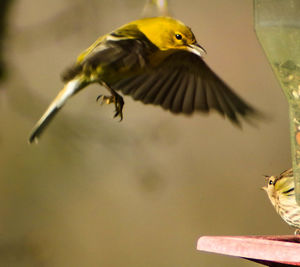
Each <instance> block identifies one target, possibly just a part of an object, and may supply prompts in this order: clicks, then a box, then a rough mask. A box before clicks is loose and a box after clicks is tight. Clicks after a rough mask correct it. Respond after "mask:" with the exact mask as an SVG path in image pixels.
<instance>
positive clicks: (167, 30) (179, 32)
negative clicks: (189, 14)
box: [137, 17, 206, 56]
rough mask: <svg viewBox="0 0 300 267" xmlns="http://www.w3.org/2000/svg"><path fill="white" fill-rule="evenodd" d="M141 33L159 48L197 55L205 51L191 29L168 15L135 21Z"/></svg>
mask: <svg viewBox="0 0 300 267" xmlns="http://www.w3.org/2000/svg"><path fill="white" fill-rule="evenodd" d="M137 25H138V28H139V29H140V31H142V32H143V34H144V35H145V36H146V37H147V38H148V39H149V40H150V41H151V42H152V43H153V44H154V45H156V46H157V47H158V48H159V49H160V50H162V51H166V50H172V49H178V50H186V51H189V52H192V53H194V54H196V55H198V56H202V55H203V54H204V53H206V51H205V49H204V48H203V47H202V46H200V45H199V44H198V43H197V41H196V38H195V35H194V34H193V32H192V30H191V29H190V28H189V27H187V26H186V25H185V24H183V23H182V22H180V21H178V20H175V19H173V18H170V17H154V18H145V19H141V20H139V21H138V23H137Z"/></svg>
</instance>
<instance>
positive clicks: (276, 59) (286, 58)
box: [254, 0, 300, 204]
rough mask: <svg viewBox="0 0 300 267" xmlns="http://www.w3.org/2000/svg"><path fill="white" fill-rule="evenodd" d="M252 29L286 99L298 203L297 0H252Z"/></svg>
mask: <svg viewBox="0 0 300 267" xmlns="http://www.w3.org/2000/svg"><path fill="white" fill-rule="evenodd" d="M254 15H255V16H254V17H255V31H256V34H257V37H258V40H259V42H260V44H261V45H262V47H263V49H264V51H265V53H266V55H267V58H268V60H269V62H270V64H271V66H272V69H273V71H274V73H275V75H276V77H277V79H278V81H279V83H280V85H281V88H282V90H283V92H284V94H285V96H286V99H287V100H288V104H289V118H290V138H291V147H292V149H291V152H292V161H293V170H294V177H295V189H296V199H297V202H298V204H300V0H254Z"/></svg>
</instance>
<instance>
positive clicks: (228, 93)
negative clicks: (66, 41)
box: [29, 17, 256, 142]
mask: <svg viewBox="0 0 300 267" xmlns="http://www.w3.org/2000/svg"><path fill="white" fill-rule="evenodd" d="M203 53H205V50H204V48H202V47H201V46H200V45H199V44H198V43H197V41H196V39H195V36H194V34H193V32H192V31H191V29H190V28H189V27H187V26H186V25H184V24H183V23H182V22H180V21H178V20H175V19H173V18H171V17H153V18H143V19H140V20H136V21H133V22H130V23H128V24H126V25H124V26H122V27H120V28H118V29H116V30H114V31H113V32H111V33H109V34H106V35H104V36H102V37H100V38H98V39H97V40H96V41H95V42H94V43H93V44H92V45H91V46H90V47H89V48H88V49H87V50H85V51H84V52H83V53H81V54H80V55H79V57H78V59H77V62H76V63H75V64H74V65H73V66H71V67H70V68H69V69H67V71H66V72H65V73H64V74H63V75H62V78H63V81H64V83H65V86H64V88H63V89H62V90H61V91H60V92H59V93H58V95H57V97H56V98H55V99H54V100H53V101H52V103H51V104H50V106H49V107H48V109H47V110H46V112H45V113H44V115H43V116H42V117H41V119H40V120H39V121H38V122H37V124H36V125H35V127H34V129H33V131H32V134H31V135H30V138H29V142H33V141H34V140H35V139H37V138H38V137H39V136H40V134H41V133H42V131H43V130H44V129H45V127H46V126H47V125H48V123H49V122H50V121H51V119H52V118H53V117H54V115H55V114H56V113H57V112H58V110H60V108H62V106H63V105H64V104H65V102H66V101H67V99H68V98H69V97H70V96H72V95H74V94H76V93H77V92H78V91H80V90H81V89H83V88H84V87H86V86H87V85H89V84H91V83H99V84H100V85H103V86H105V87H106V88H107V89H108V90H109V92H110V93H111V95H109V96H99V97H98V98H97V99H99V98H101V100H102V103H107V104H109V103H114V105H115V108H116V113H115V116H114V117H116V116H120V119H121V120H122V118H123V112H122V110H123V105H124V101H123V98H122V97H121V96H120V95H119V94H118V93H117V92H116V91H121V92H122V93H123V94H124V95H131V96H132V97H133V98H134V99H135V100H140V101H142V102H143V103H145V104H154V105H160V106H162V107H163V108H164V109H167V110H170V111H171V112H173V113H185V114H191V113H193V112H194V111H196V110H197V111H201V112H208V111H209V110H211V109H214V110H217V111H218V112H219V113H220V114H222V115H223V116H226V117H228V118H229V119H230V120H231V121H232V122H233V123H235V124H237V125H239V124H240V121H239V118H238V115H241V116H243V117H245V116H247V115H250V114H255V113H256V111H255V110H254V109H253V108H252V107H251V106H250V105H248V104H247V103H246V102H244V101H243V100H242V99H241V98H240V97H239V96H237V95H236V94H235V93H234V92H233V91H232V90H231V89H230V87H229V86H228V85H227V84H226V83H224V82H223V81H222V80H221V79H220V78H219V77H218V76H217V75H216V74H215V73H214V72H213V71H212V70H211V69H210V68H209V67H208V66H207V65H206V63H205V62H204V61H203V59H202V54H203Z"/></svg>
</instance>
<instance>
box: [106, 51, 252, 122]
mask: <svg viewBox="0 0 300 267" xmlns="http://www.w3.org/2000/svg"><path fill="white" fill-rule="evenodd" d="M109 85H110V86H111V87H112V88H113V89H115V90H121V91H122V93H123V94H125V95H131V96H132V97H133V98H134V99H135V100H140V101H142V102H143V103H145V104H154V105H160V106H162V107H163V108H164V109H167V110H170V111H171V112H173V113H185V114H191V113H193V112H194V111H201V112H208V111H210V110H217V111H218V112H219V113H220V114H222V115H223V116H227V117H228V118H229V119H230V120H231V121H232V122H234V123H235V124H238V125H239V124H240V121H239V118H238V116H237V114H239V115H241V116H247V115H250V114H254V113H255V110H254V108H252V107H251V106H250V105H249V104H247V103H246V102H245V101H244V100H242V99H241V98H240V97H239V96H238V95H237V94H235V93H234V92H233V91H232V89H231V88H230V87H229V86H228V85H227V84H226V83H225V82H224V81H222V79H220V78H219V77H218V76H217V75H216V74H215V73H214V72H213V71H212V70H211V69H210V68H209V66H208V65H207V64H206V63H205V62H204V61H203V60H202V58H201V57H199V56H198V55H195V54H193V53H191V52H189V51H175V52H174V53H172V54H170V55H168V56H167V57H166V58H165V59H164V60H163V61H162V62H161V63H160V64H158V65H156V66H155V67H150V68H149V67H148V68H147V69H146V70H144V71H143V72H141V73H140V74H136V75H132V76H131V77H128V78H126V79H122V80H120V81H118V82H116V83H114V84H109Z"/></svg>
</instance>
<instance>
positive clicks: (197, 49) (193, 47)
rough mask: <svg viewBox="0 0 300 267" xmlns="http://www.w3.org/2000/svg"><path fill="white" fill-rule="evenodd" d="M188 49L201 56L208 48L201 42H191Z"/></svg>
mask: <svg viewBox="0 0 300 267" xmlns="http://www.w3.org/2000/svg"><path fill="white" fill-rule="evenodd" d="M188 50H189V51H190V52H192V53H194V54H196V55H197V56H199V57H202V56H203V55H204V54H207V53H206V50H205V49H204V48H203V47H202V46H201V45H199V44H197V43H194V44H189V45H188Z"/></svg>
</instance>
